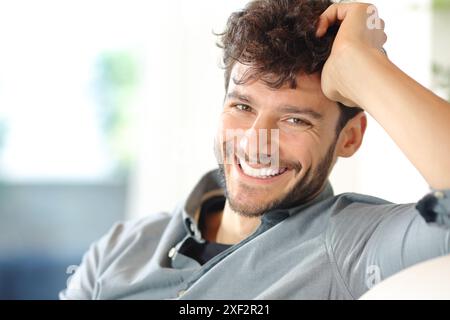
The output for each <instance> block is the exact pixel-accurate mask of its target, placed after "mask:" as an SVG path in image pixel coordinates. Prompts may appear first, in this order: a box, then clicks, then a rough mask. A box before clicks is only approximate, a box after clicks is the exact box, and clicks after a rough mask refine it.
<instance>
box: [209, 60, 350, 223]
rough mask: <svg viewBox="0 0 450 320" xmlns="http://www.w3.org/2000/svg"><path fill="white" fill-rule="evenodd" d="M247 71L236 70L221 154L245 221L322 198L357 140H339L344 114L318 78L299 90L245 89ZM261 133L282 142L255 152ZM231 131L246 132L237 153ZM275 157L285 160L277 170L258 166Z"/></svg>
mask: <svg viewBox="0 0 450 320" xmlns="http://www.w3.org/2000/svg"><path fill="white" fill-rule="evenodd" d="M247 69H248V67H246V66H244V65H242V64H239V63H236V65H235V66H234V67H233V69H232V72H231V77H230V82H229V86H228V90H227V94H226V98H225V102H224V106H223V112H222V114H221V118H220V125H219V130H218V133H217V137H216V146H215V151H216V157H217V160H218V162H219V166H220V168H221V172H222V174H223V176H224V180H225V184H226V192H227V200H228V201H229V204H230V206H231V208H232V209H233V210H234V211H236V212H238V213H240V214H242V215H245V216H259V215H261V214H263V213H264V212H266V211H267V210H270V209H274V208H288V207H292V206H294V205H297V204H300V203H304V202H306V201H308V200H310V199H312V198H313V197H314V196H316V195H317V194H318V193H319V192H320V191H321V190H322V188H323V187H324V185H325V181H326V179H327V177H328V175H329V172H330V170H331V168H332V166H333V165H334V163H335V160H336V156H337V154H336V151H338V152H339V151H340V150H345V146H348V144H349V139H348V138H351V137H350V136H349V135H347V134H346V135H345V137H344V138H338V137H337V136H336V130H335V129H336V125H337V121H338V118H339V114H340V113H339V112H340V111H339V108H338V106H337V104H336V103H335V102H333V101H331V100H329V99H327V98H326V97H325V96H324V94H323V93H322V91H321V87H320V77H319V75H318V74H313V75H299V76H298V77H297V88H295V89H291V88H289V87H288V86H283V87H281V88H280V89H272V88H269V87H268V86H267V85H266V84H265V83H264V82H263V81H261V80H250V81H246V82H245V83H242V84H240V83H239V80H240V79H242V76H243V75H244V74H245V72H246V71H247ZM348 125H351V124H348ZM260 129H266V130H267V131H268V132H270V131H271V129H275V130H276V132H277V133H278V137H277V138H276V139H274V138H273V136H271V135H270V134H268V135H267V137H266V139H267V144H268V146H267V148H266V149H265V150H264V149H261V147H259V148H257V149H256V151H255V149H253V151H252V150H250V149H251V148H250V147H249V146H251V145H259V144H260V143H261V141H259V139H261V136H260V135H258V134H254V133H255V132H256V133H257V132H258V131H259V130H260ZM230 130H231V131H233V130H242V132H244V134H243V135H241V136H238V137H237V138H235V139H236V140H237V141H236V140H235V142H234V146H235V147H234V148H233V149H230V148H227V147H226V144H227V143H229V142H230V141H229V140H230V135H229V134H228V135H227V132H229V131H230ZM343 131H344V130H343ZM340 136H342V134H341V135H340ZM353 138H354V137H353ZM254 140H258V141H256V142H255V141H254ZM350 140H351V139H350ZM353 140H354V139H353ZM352 142H353V143H354V142H355V141H350V143H352ZM356 142H357V141H356ZM253 143H254V144H253ZM356 144H358V143H356ZM340 145H342V147H341V146H340ZM274 146H276V147H275V148H274ZM358 146H359V144H358ZM337 147H339V148H338V149H337ZM356 149H357V148H356ZM227 150H228V151H227ZM355 151H356V150H355ZM274 152H278V154H277V156H278V159H279V160H278V161H277V163H276V165H275V166H274V165H273V163H272V166H271V164H270V163H269V164H268V163H267V162H264V163H261V161H259V162H257V159H259V160H261V159H264V157H263V156H265V157H266V158H267V157H268V158H270V157H273V156H274V154H273V153H274ZM262 153H264V154H262ZM344 153H345V152H344ZM255 155H256V157H255ZM343 155H344V156H346V155H345V154H343ZM255 159H256V160H255ZM269 168H270V169H269Z"/></svg>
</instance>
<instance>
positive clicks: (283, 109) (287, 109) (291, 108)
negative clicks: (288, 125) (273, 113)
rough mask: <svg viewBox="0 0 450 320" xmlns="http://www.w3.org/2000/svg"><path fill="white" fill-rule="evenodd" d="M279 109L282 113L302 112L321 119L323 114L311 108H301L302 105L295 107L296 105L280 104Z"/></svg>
mask: <svg viewBox="0 0 450 320" xmlns="http://www.w3.org/2000/svg"><path fill="white" fill-rule="evenodd" d="M279 110H280V111H281V112H283V113H297V114H304V115H308V116H310V117H312V118H314V119H316V120H322V119H323V115H322V114H321V113H319V112H317V111H315V110H313V109H310V108H303V107H296V106H282V107H280V108H279Z"/></svg>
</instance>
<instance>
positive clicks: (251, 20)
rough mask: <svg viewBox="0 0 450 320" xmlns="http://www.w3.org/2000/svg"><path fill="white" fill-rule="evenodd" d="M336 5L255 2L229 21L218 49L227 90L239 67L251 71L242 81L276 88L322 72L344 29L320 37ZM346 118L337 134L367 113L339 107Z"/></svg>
mask: <svg viewBox="0 0 450 320" xmlns="http://www.w3.org/2000/svg"><path fill="white" fill-rule="evenodd" d="M331 4H332V2H331V1H330V0H253V1H251V2H249V3H248V4H247V5H246V7H245V8H244V9H243V10H240V11H237V12H234V13H232V14H231V16H230V17H229V19H228V22H227V25H226V28H225V31H224V32H223V33H220V34H218V36H220V38H219V42H218V44H217V45H218V46H219V47H220V48H222V49H223V66H224V69H225V90H227V89H228V84H229V81H230V75H231V70H232V68H233V66H234V64H235V63H236V62H239V63H241V64H244V65H248V66H250V68H249V69H248V71H247V72H246V73H245V74H244V75H243V77H242V78H241V79H240V80H239V83H240V84H242V83H245V82H246V81H249V80H256V79H258V80H262V81H263V82H264V83H265V84H266V85H267V86H269V87H271V88H280V87H282V86H283V85H286V84H288V85H289V86H290V87H291V88H293V89H295V88H296V87H297V83H296V77H297V75H298V74H299V73H305V74H313V73H316V72H320V71H321V70H322V68H323V65H324V64H325V61H326V60H327V58H328V56H329V55H330V52H331V47H332V44H333V41H334V38H335V36H336V33H337V31H338V29H339V26H337V25H335V26H332V27H330V28H329V29H328V31H327V33H326V34H325V36H323V37H321V38H317V37H316V36H315V31H316V28H315V27H316V23H317V21H318V18H319V16H320V14H321V13H322V12H323V11H325V9H326V8H328V7H329V6H330V5H331ZM337 104H338V106H339V108H340V111H341V113H340V117H339V120H338V123H337V126H336V133H337V134H339V132H340V131H341V130H342V128H343V127H344V126H345V124H346V123H347V122H348V120H350V119H351V118H353V117H354V116H356V115H357V114H358V113H360V112H361V111H363V109H361V108H359V107H356V108H350V107H347V106H345V105H343V104H342V103H340V102H337Z"/></svg>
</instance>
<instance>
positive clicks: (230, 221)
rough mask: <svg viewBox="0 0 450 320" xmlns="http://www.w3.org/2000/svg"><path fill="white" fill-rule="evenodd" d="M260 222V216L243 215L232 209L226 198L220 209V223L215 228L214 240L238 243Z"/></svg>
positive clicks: (224, 242)
mask: <svg viewBox="0 0 450 320" xmlns="http://www.w3.org/2000/svg"><path fill="white" fill-rule="evenodd" d="M260 223H261V218H260V217H245V216H242V215H240V214H238V213H236V212H235V211H233V210H232V209H231V207H230V204H229V202H228V200H227V201H226V202H225V207H224V209H223V211H222V215H221V219H220V225H219V226H218V228H217V232H216V235H215V241H216V242H218V243H223V244H236V243H239V242H241V241H242V240H244V239H245V238H247V237H248V236H249V235H251V234H252V233H253V232H254V231H255V230H256V229H257V228H258V226H259V225H260Z"/></svg>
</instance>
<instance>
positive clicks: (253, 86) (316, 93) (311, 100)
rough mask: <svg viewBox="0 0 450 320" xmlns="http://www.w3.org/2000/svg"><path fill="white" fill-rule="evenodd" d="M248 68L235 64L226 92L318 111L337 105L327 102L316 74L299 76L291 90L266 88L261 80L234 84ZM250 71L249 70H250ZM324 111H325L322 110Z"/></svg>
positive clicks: (287, 88) (288, 88) (285, 87)
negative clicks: (302, 105)
mask: <svg viewBox="0 0 450 320" xmlns="http://www.w3.org/2000/svg"><path fill="white" fill-rule="evenodd" d="M250 68H251V67H250V66H246V65H242V64H240V63H236V64H235V65H234V66H233V68H232V70H231V74H230V81H229V84H228V90H227V92H228V93H230V92H233V91H237V92H239V93H241V94H245V95H251V96H252V98H254V99H255V100H256V101H260V102H265V103H267V104H270V103H277V104H280V103H286V104H294V103H296V104H299V103H300V104H307V105H308V106H310V107H315V108H318V109H328V108H326V107H328V106H334V107H335V108H337V105H336V103H335V102H334V101H331V100H329V99H328V98H327V97H326V96H325V95H324V94H323V92H322V88H321V84H320V75H319V74H318V73H315V74H311V75H306V74H299V75H297V77H296V81H297V87H296V88H295V89H291V88H290V87H289V85H288V84H286V85H284V86H283V87H281V88H279V89H274V88H270V87H268V86H267V85H266V84H265V83H264V82H263V81H262V80H258V79H257V80H249V81H247V82H245V83H243V84H236V82H237V81H239V80H241V79H242V78H243V77H245V76H246V73H247V72H249V69H250ZM250 71H251V70H250ZM324 111H325V110H324Z"/></svg>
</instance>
